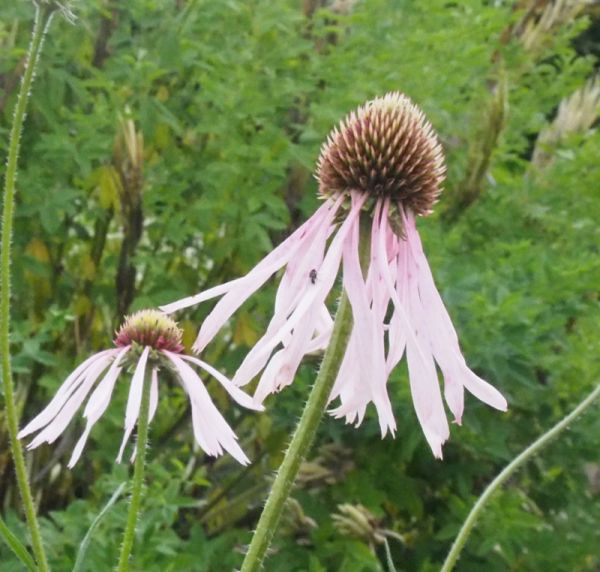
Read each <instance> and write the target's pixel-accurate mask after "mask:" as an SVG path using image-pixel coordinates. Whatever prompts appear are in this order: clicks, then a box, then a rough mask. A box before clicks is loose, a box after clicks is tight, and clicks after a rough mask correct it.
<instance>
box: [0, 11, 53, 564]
mask: <svg viewBox="0 0 600 572" xmlns="http://www.w3.org/2000/svg"><path fill="white" fill-rule="evenodd" d="M55 9H56V8H55V7H54V6H52V5H48V6H47V5H43V6H39V5H37V4H36V11H35V20H34V25H33V31H32V33H31V42H30V44H29V50H28V52H27V62H26V65H25V73H24V75H23V78H22V80H21V87H20V89H19V95H18V97H17V104H16V107H15V111H14V115H13V122H12V127H11V130H10V139H9V144H8V157H7V160H6V176H5V179H4V205H3V209H2V246H1V254H0V354H1V356H2V357H1V359H2V384H3V388H4V403H5V407H6V421H7V426H8V434H9V438H10V448H11V453H12V458H13V462H14V465H15V472H16V476H17V485H18V487H19V491H20V494H21V499H22V501H23V508H24V510H25V516H26V518H27V525H28V527H29V533H30V535H31V544H32V548H33V552H34V554H35V559H36V561H37V564H38V567H39V569H40V570H41V571H42V572H46V571H47V570H49V568H48V561H47V558H46V553H45V552H44V546H43V543H42V535H41V533H40V527H39V524H38V521H37V517H36V512H35V506H34V504H33V497H32V494H31V488H30V486H29V481H28V479H27V469H26V466H25V457H24V455H23V448H22V447H21V443H20V441H19V439H18V438H17V433H18V415H17V408H16V405H15V395H14V387H13V380H12V368H11V359H10V282H11V274H10V270H11V269H10V265H11V241H12V228H13V218H14V206H15V184H16V180H17V165H18V159H19V149H20V147H21V131H22V130H23V122H24V121H25V115H26V109H27V102H28V100H29V95H30V93H31V85H32V83H33V79H34V76H35V68H36V65H37V62H38V59H39V56H40V53H41V51H42V46H43V43H44V35H45V33H46V30H47V29H48V26H49V25H50V22H51V20H52V16H53V14H54V10H55Z"/></svg>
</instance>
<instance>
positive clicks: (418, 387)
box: [406, 267, 450, 459]
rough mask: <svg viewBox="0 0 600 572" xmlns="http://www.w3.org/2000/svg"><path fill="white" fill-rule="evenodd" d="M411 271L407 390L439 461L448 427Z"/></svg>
mask: <svg viewBox="0 0 600 572" xmlns="http://www.w3.org/2000/svg"><path fill="white" fill-rule="evenodd" d="M415 271H416V269H414V268H413V269H411V268H410V267H409V269H408V284H407V288H408V303H409V313H410V319H411V323H413V324H415V326H414V330H412V334H413V335H409V336H408V338H407V345H406V357H407V360H408V374H409V380H410V389H411V394H412V398H413V404H414V407H415V412H416V414H417V418H418V419H419V423H420V424H421V427H422V429H423V433H424V434H425V438H426V439H427V442H428V443H429V446H430V447H431V450H432V451H433V454H434V455H435V456H436V457H437V458H439V459H441V458H442V445H443V444H444V443H445V441H446V440H447V439H448V437H449V436H450V427H449V426H448V419H447V418H446V413H445V411H444V404H443V402H442V394H441V391H440V384H439V381H438V377H437V372H436V369H435V364H434V361H433V355H432V353H431V349H430V348H429V347H428V345H427V344H426V343H425V341H424V340H423V341H421V338H422V335H423V331H422V328H423V327H424V326H423V319H424V316H423V315H422V314H421V310H422V308H421V305H420V301H419V300H418V295H419V294H418V289H417V284H416V281H415V280H416V276H414V273H415ZM417 344H418V345H417ZM425 348H427V350H428V351H426V350H425ZM419 350H420V351H419Z"/></svg>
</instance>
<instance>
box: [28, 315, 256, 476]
mask: <svg viewBox="0 0 600 572" xmlns="http://www.w3.org/2000/svg"><path fill="white" fill-rule="evenodd" d="M181 338H182V332H181V330H180V329H179V327H178V326H177V324H176V322H174V321H173V320H172V319H171V318H169V317H168V316H166V315H165V314H163V313H162V312H159V311H158V310H142V311H140V312H137V313H135V314H133V315H131V316H129V317H127V318H126V319H125V322H124V323H123V325H122V326H121V328H120V330H119V331H118V332H117V335H116V338H115V342H114V343H115V346H116V347H115V348H114V349H109V350H104V351H101V352H99V353H97V354H95V355H93V356H92V357H90V358H88V359H87V360H85V361H84V362H83V363H82V364H81V365H80V366H79V367H77V368H76V369H75V371H73V372H72V373H71V374H70V375H69V377H68V378H67V379H66V381H65V382H64V383H63V384H62V385H61V387H60V388H59V389H58V391H57V392H56V395H55V396H54V397H53V398H52V400H51V401H50V403H49V404H48V406H47V407H46V408H45V409H44V410H43V411H42V412H41V413H40V414H39V415H38V416H37V417H35V418H34V419H33V420H32V421H30V422H29V423H28V424H27V425H26V426H25V428H24V429H23V430H22V431H21V432H20V433H19V438H23V437H26V436H27V435H30V434H31V433H34V432H36V431H39V433H38V434H37V436H36V437H35V438H34V439H33V440H32V441H31V443H29V445H28V447H27V448H28V449H35V448H36V447H38V446H39V445H41V444H42V443H53V442H54V441H55V440H56V439H58V437H59V436H60V435H61V434H62V432H63V431H64V430H65V428H66V427H67V425H68V424H69V422H70V421H71V420H72V419H73V417H74V416H75V413H76V412H77V410H78V409H79V407H80V406H81V404H82V403H83V401H84V400H85V398H86V397H87V396H88V395H89V394H90V393H91V395H90V397H89V399H88V401H87V405H86V406H85V409H84V411H83V416H84V417H85V419H86V426H85V429H84V431H83V434H82V435H81V437H80V439H79V441H78V442H77V444H76V445H75V448H74V449H73V453H72V455H71V459H70V461H69V465H68V466H69V468H71V467H73V466H74V465H75V463H77V461H78V460H79V457H80V456H81V453H82V451H83V448H84V446H85V443H86V441H87V439H88V437H89V434H90V431H91V430H92V427H93V426H94V425H95V424H96V422H97V421H98V420H99V419H100V417H101V416H102V415H103V413H104V412H105V411H106V408H107V407H108V405H109V403H110V400H111V396H112V393H113V390H114V388H115V384H116V382H117V379H118V378H119V375H120V374H121V371H122V369H123V368H127V367H130V366H131V367H132V368H133V370H134V373H133V377H132V378H131V384H130V386H129V397H128V400H127V408H126V411H125V434H124V436H123V441H122V443H121V447H120V449H119V454H118V456H117V462H119V463H120V462H121V459H122V456H123V452H124V450H125V446H126V444H127V442H128V441H129V438H130V437H131V434H132V432H133V430H134V428H135V426H136V423H137V421H138V417H139V414H140V406H141V402H142V390H143V386H144V380H145V379H146V378H147V375H146V372H147V370H148V371H150V383H151V386H150V411H149V422H150V421H152V419H153V417H154V415H155V413H156V409H157V407H158V373H159V370H160V369H169V370H171V371H172V372H173V373H174V374H175V377H176V378H177V379H178V381H179V382H180V383H181V386H182V387H183V389H184V390H185V392H186V393H187V394H188V397H189V398H190V403H191V408H192V426H193V430H194V436H195V438H196V441H197V442H198V444H199V445H200V447H202V449H203V450H204V451H205V452H206V453H207V454H208V455H213V456H218V455H221V454H222V453H223V450H225V451H227V452H228V453H229V454H230V455H231V456H232V457H234V458H235V459H236V460H237V461H239V462H240V463H242V464H243V465H246V464H248V463H249V460H248V458H247V457H246V455H245V454H244V452H243V451H242V449H241V447H240V446H239V445H238V443H237V437H236V435H235V433H234V432H233V430H232V429H231V427H229V425H228V424H227V421H225V419H224V418H223V416H222V415H221V413H219V410H218V409H217V408H216V407H215V405H214V403H213V402H212V400H211V399H210V396H209V394H208V392H207V390H206V388H205V387H204V384H203V383H202V380H201V379H200V377H199V376H198V374H197V373H196V372H195V371H194V369H193V368H192V365H194V366H198V367H200V368H201V369H203V370H204V371H206V372H207V373H208V374H209V375H211V376H213V377H214V378H215V379H216V380H217V381H218V382H219V383H220V384H221V385H222V386H223V387H224V388H225V390H226V391H227V393H229V395H230V396H231V397H232V398H233V399H234V400H235V401H236V402H237V403H239V404H240V405H242V406H244V407H248V408H250V409H257V410H260V409H262V407H261V406H259V405H257V404H256V402H254V401H253V400H252V398H251V397H250V396H248V395H247V394H246V393H244V392H243V391H242V390H241V389H239V388H238V387H237V386H235V385H234V384H233V383H232V382H231V381H230V380H229V379H227V378H226V377H225V376H224V375H223V374H221V373H220V372H219V371H217V370H216V369H214V368H213V367H211V366H210V365H208V364H207V363H205V362H203V361H202V360H200V359H198V358H197V357H194V356H189V355H186V354H184V353H183V349H184V348H183V345H182V343H181ZM103 374H104V375H103ZM98 380H100V381H99V382H98ZM97 382H98V383H97ZM92 390H93V391H92Z"/></svg>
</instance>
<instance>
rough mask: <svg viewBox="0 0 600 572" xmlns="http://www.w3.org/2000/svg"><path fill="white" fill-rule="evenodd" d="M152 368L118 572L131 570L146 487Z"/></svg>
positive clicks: (147, 379) (145, 392) (146, 384)
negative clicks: (136, 532)
mask: <svg viewBox="0 0 600 572" xmlns="http://www.w3.org/2000/svg"><path fill="white" fill-rule="evenodd" d="M151 372H152V368H151V367H148V369H147V370H146V376H145V379H144V388H143V390H142V403H141V406H140V416H139V419H138V425H137V444H136V454H135V465H134V468H133V483H132V489H131V503H130V504H129V513H128V514H127V525H126V526H125V533H124V535H123V544H122V545H121V555H120V556H119V564H118V566H117V570H118V572H127V571H128V570H129V555H130V554H131V549H132V547H133V540H134V537H135V526H136V524H137V520H138V514H139V512H140V503H141V500H142V489H143V487H144V471H145V467H146V446H147V445H148V416H149V412H150V387H151V385H152V383H151V375H152V373H151Z"/></svg>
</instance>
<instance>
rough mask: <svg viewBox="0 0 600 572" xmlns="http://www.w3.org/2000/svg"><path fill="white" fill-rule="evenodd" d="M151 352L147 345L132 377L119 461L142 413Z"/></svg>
mask: <svg viewBox="0 0 600 572" xmlns="http://www.w3.org/2000/svg"><path fill="white" fill-rule="evenodd" d="M149 353H150V347H149V346H146V347H145V348H144V350H143V351H142V355H141V356H140V359H139V361H138V363H137V366H136V368H135V372H134V374H133V378H132V379H131V385H130V387H129V397H128V398H127V408H126V410H125V434H124V435H123V441H122V442H121V447H120V448H119V454H118V455H117V463H120V462H121V459H122V458H123V451H124V450H125V445H127V441H129V437H130V436H131V433H133V428H134V427H135V424H136V423H137V420H138V417H139V415H140V406H141V404H142V392H143V390H144V376H145V373H146V363H147V361H148V354H149Z"/></svg>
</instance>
